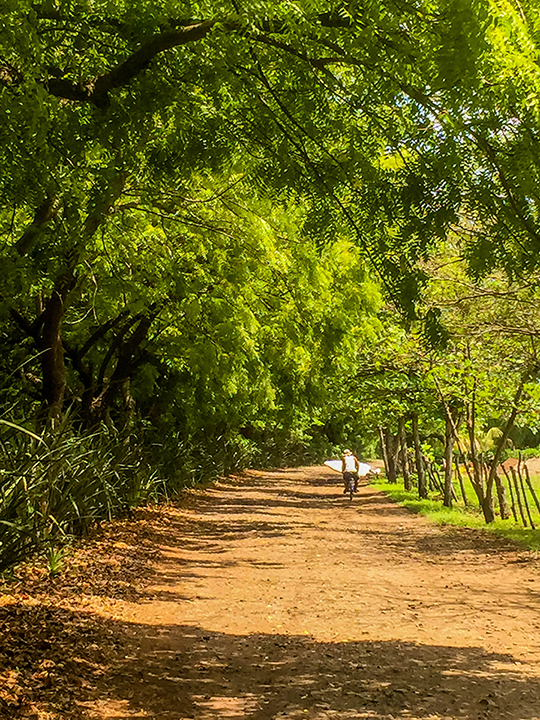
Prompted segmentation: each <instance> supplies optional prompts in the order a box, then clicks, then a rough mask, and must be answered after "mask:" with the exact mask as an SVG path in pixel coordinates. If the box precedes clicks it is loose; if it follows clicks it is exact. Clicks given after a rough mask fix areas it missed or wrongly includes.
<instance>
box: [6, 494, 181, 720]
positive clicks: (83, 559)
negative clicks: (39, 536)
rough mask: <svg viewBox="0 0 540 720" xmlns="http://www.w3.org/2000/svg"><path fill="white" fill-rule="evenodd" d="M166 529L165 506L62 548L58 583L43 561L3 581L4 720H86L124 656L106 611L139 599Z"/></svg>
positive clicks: (143, 510) (135, 514)
mask: <svg viewBox="0 0 540 720" xmlns="http://www.w3.org/2000/svg"><path fill="white" fill-rule="evenodd" d="M169 522H170V517H169V515H168V512H167V507H166V506H163V505H162V506H159V507H147V508H141V509H139V510H135V511H133V513H132V517H131V519H127V520H114V521H112V522H110V523H106V524H103V525H102V526H101V527H97V528H95V529H94V530H92V531H91V533H90V535H89V536H88V537H86V538H84V539H82V540H78V541H76V542H74V543H73V544H71V545H69V546H67V547H66V548H65V550H64V554H63V564H62V571H61V573H60V574H59V575H58V576H57V577H51V573H50V568H49V567H48V563H47V560H46V558H44V557H43V558H37V559H35V560H34V561H33V562H29V563H24V564H22V565H20V566H19V567H18V568H17V569H16V571H15V572H14V573H13V574H12V576H11V577H9V578H4V580H3V581H0V719H1V720H8V719H9V720H15V719H17V718H36V719H37V720H59V719H60V718H62V720H84V719H85V718H87V717H88V714H87V711H86V708H85V703H86V702H88V701H89V700H91V698H92V693H93V691H94V690H95V685H96V681H97V680H98V679H99V678H100V677H101V676H103V674H105V673H106V671H107V669H108V668H109V667H110V666H111V665H112V664H113V663H115V662H117V661H118V659H119V658H120V657H122V656H123V655H122V650H123V647H122V645H123V641H122V635H121V632H120V628H119V627H116V626H115V625H114V622H111V620H110V619H106V618H105V617H104V615H105V611H107V613H106V614H107V615H108V616H109V618H110V616H111V614H112V615H114V612H113V613H111V608H112V609H114V607H113V606H114V604H115V603H118V602H122V601H135V600H137V599H138V598H139V597H140V596H141V594H142V592H143V591H144V588H145V586H146V585H147V584H148V582H149V580H150V579H151V577H152V574H153V569H152V568H153V563H154V561H155V560H156V559H157V557H158V556H159V553H160V550H159V548H158V547H156V536H157V535H159V533H160V532H166V528H167V525H168V524H169Z"/></svg>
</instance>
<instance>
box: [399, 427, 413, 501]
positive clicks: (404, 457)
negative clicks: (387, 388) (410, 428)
mask: <svg viewBox="0 0 540 720" xmlns="http://www.w3.org/2000/svg"><path fill="white" fill-rule="evenodd" d="M398 438H399V448H400V454H401V470H402V472H403V486H404V487H405V490H411V488H412V483H411V473H410V471H409V454H408V453H409V451H408V448H407V436H406V434H405V418H404V417H400V418H399V426H398Z"/></svg>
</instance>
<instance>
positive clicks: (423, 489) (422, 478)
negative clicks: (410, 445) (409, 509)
mask: <svg viewBox="0 0 540 720" xmlns="http://www.w3.org/2000/svg"><path fill="white" fill-rule="evenodd" d="M412 431H413V441H414V454H415V458H416V474H417V475H418V497H419V498H422V499H426V498H427V496H428V489H427V482H426V470H425V467H424V458H423V457H422V447H421V445H420V432H419V430H418V414H417V413H414V415H413V416H412Z"/></svg>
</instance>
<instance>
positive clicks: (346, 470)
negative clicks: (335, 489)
mask: <svg viewBox="0 0 540 720" xmlns="http://www.w3.org/2000/svg"><path fill="white" fill-rule="evenodd" d="M359 468H360V463H359V462H358V458H357V457H356V456H355V455H353V453H352V451H351V450H344V451H343V455H342V457H341V472H342V473H343V486H344V490H343V494H344V495H345V494H346V493H347V492H348V491H349V483H351V482H354V492H356V490H357V487H358V470H359Z"/></svg>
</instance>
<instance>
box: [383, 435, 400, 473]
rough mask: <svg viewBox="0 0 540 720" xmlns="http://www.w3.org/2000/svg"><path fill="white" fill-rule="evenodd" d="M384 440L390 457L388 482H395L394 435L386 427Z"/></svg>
mask: <svg viewBox="0 0 540 720" xmlns="http://www.w3.org/2000/svg"><path fill="white" fill-rule="evenodd" d="M384 442H385V445H386V455H387V457H388V472H387V478H388V482H389V483H395V482H396V481H397V473H396V458H395V453H394V443H393V436H392V434H391V432H390V430H389V429H388V428H385V429H384Z"/></svg>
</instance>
